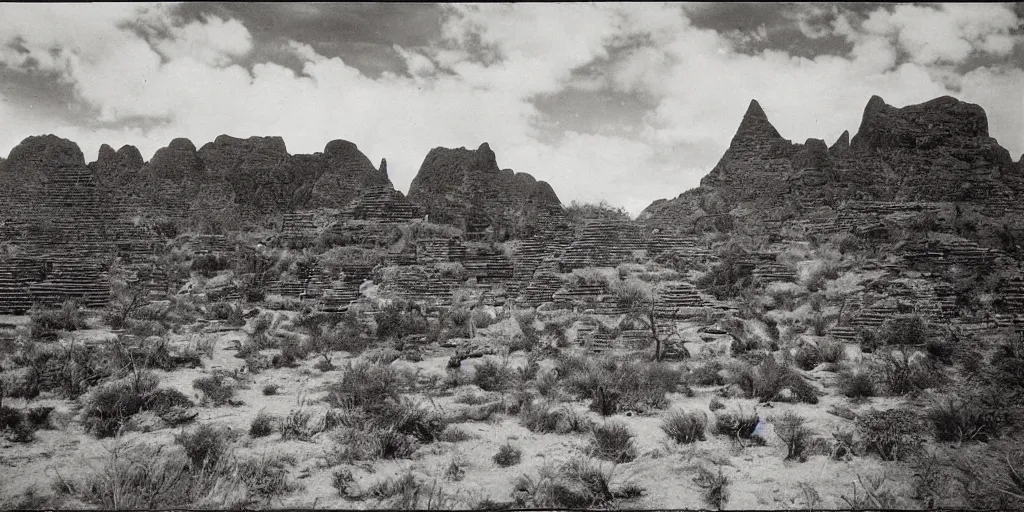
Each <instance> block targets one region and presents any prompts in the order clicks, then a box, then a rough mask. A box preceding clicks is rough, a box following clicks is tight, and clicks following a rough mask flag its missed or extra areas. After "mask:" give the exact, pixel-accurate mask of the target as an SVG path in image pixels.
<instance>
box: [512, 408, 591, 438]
mask: <svg viewBox="0 0 1024 512" xmlns="http://www.w3.org/2000/svg"><path fill="white" fill-rule="evenodd" d="M519 424H520V425H522V426H524V427H526V428H527V429H529V430H530V431H531V432H539V433H548V432H555V433H559V434H567V433H570V432H588V431H590V428H591V425H592V423H591V421H590V419H589V418H587V417H585V416H582V415H580V414H577V413H576V411H574V410H573V409H571V408H570V407H568V406H566V405H558V404H557V403H556V402H551V401H548V400H539V401H536V402H533V401H530V402H526V403H525V404H524V405H523V406H522V407H521V408H520V410H519Z"/></svg>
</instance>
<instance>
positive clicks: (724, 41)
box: [0, 4, 1024, 213]
mask: <svg viewBox="0 0 1024 512" xmlns="http://www.w3.org/2000/svg"><path fill="white" fill-rule="evenodd" d="M99 7H101V8H97V6H92V5H90V6H70V5H62V6H57V7H52V6H44V5H34V6H20V5H15V4H3V5H0V64H5V65H7V66H11V67H14V68H16V69H27V68H28V66H29V59H28V56H32V59H33V60H34V61H35V62H36V64H34V66H36V67H38V68H41V69H44V70H48V71H51V72H54V73H58V74H59V77H60V78H61V79H63V80H67V81H69V82H70V83H72V84H73V85H74V88H75V91H76V93H77V95H78V97H79V100H80V101H81V102H83V103H84V104H86V105H87V106H88V107H89V108H92V109H95V110H96V111H97V112H98V113H99V116H98V117H99V119H100V120H101V121H104V122H116V121H123V120H125V119H127V118H132V117H137V116H141V117H146V118H153V119H157V120H159V122H158V123H157V124H156V126H154V127H151V128H148V129H146V130H142V129H140V128H137V127H132V128H125V129H99V130H97V129H92V128H89V127H83V126H76V125H72V124H70V123H67V122H62V121H60V120H54V119H41V118H40V117H39V116H38V115H35V114H31V113H28V112H26V111H25V110H24V109H12V108H10V107H7V108H5V107H4V103H3V102H0V115H2V116H3V118H4V119H12V120H14V121H13V122H11V123H9V125H8V126H17V127H18V129H19V130H22V133H17V134H14V133H12V132H13V131H14V130H5V133H4V134H3V135H0V148H2V149H3V151H6V150H9V148H10V147H11V146H13V145H14V144H15V143H17V142H18V141H20V139H21V138H23V137H24V136H25V135H29V134H35V133H49V132H54V133H57V134H58V135H61V136H64V137H68V138H71V139H73V140H75V141H77V142H79V143H80V144H81V145H82V148H83V151H84V152H85V154H86V157H87V159H90V160H91V159H92V158H94V157H95V155H96V151H97V149H98V148H99V145H100V144H101V143H109V144H111V145H112V146H114V147H119V146H120V145H121V144H134V145H136V146H138V147H139V148H140V150H141V151H142V153H143V155H144V156H145V157H147V158H148V157H149V156H151V155H152V154H153V152H154V151H155V150H156V149H158V148H159V147H161V146H164V145H166V144H167V142H169V141H170V140H171V139H172V138H175V137H182V136H183V137H189V138H191V139H192V140H193V142H195V143H196V144H197V145H201V144H203V143H205V142H208V141H211V140H213V139H214V138H215V137H216V136H217V135H219V134H222V133H228V134H231V135H234V136H240V137H247V136H251V135H282V136H283V137H284V138H285V141H286V142H287V144H288V148H289V151H291V152H292V153H311V152H316V151H321V150H322V149H323V147H324V144H325V143H326V142H327V141H328V140H331V139H335V138H344V139H348V140H351V141H353V142H355V143H357V144H358V145H359V147H360V149H362V150H363V152H365V153H366V154H367V156H369V157H370V158H371V159H372V160H374V161H377V160H379V159H380V158H381V157H387V159H388V167H389V173H390V175H391V178H392V180H393V181H394V182H395V185H396V186H397V187H398V188H400V189H403V190H404V189H407V187H408V184H409V182H410V181H411V180H412V178H413V176H414V175H415V173H416V171H417V170H418V167H419V165H420V163H421V162H422V159H423V157H424V156H425V155H426V154H427V152H428V151H429V150H430V149H431V148H433V147H436V146H446V147H460V146H466V147H470V148H475V147H476V146H478V145H479V144H480V143H482V142H485V141H486V142H489V143H490V145H491V147H492V148H493V149H494V151H495V152H496V153H497V156H498V163H499V165H501V166H502V167H511V168H513V169H515V170H517V171H520V172H529V173H530V174H532V175H534V177H536V178H538V179H542V180H546V181H548V182H549V183H551V184H552V186H553V187H554V188H555V191H556V192H557V193H558V194H559V197H561V198H562V200H563V201H565V202H566V203H568V202H569V201H571V200H573V199H583V200H591V201H596V200H598V199H601V198H607V199H608V200H610V201H611V202H613V203H617V204H621V205H623V206H625V207H627V208H628V209H629V210H630V211H631V212H633V213H638V212H639V211H640V210H641V209H643V207H645V206H646V205H647V204H649V203H650V202H651V201H653V200H654V199H658V198H662V197H674V196H676V195H678V194H679V193H680V192H682V191H684V190H686V189H687V188H690V187H692V186H695V185H697V183H698V182H699V180H700V178H701V177H702V176H703V175H704V174H705V173H706V172H707V171H708V170H710V168H711V167H712V166H713V165H714V163H715V161H716V160H717V159H718V157H719V156H720V154H721V151H722V150H724V149H725V147H726V146H727V145H728V143H729V140H730V138H731V137H732V135H733V133H734V132H735V130H736V127H737V126H738V124H739V121H740V118H741V116H742V115H743V112H744V110H745V109H746V107H747V103H748V102H749V100H750V99H751V98H757V99H759V100H760V102H761V104H762V106H763V107H764V108H765V110H766V111H767V113H768V115H769V117H770V119H771V120H772V122H773V123H774V124H775V125H776V127H777V128H778V129H779V131H780V132H781V133H782V134H783V136H785V137H787V138H790V139H793V140H795V141H797V142H802V141H803V140H804V139H806V138H808V137H815V138H824V139H826V141H827V142H829V143H831V142H832V140H834V139H835V138H836V137H837V136H838V135H839V134H840V133H841V132H842V131H843V130H850V131H851V132H854V131H855V130H856V128H857V126H858V125H859V123H860V116H861V113H862V111H863V108H864V105H865V104H866V102H867V100H868V98H869V97H870V96H871V95H873V94H879V95H881V96H882V97H884V98H885V99H886V100H887V101H888V102H889V103H891V104H894V105H897V106H902V105H906V104H910V103H917V102H921V101H925V100H928V99H931V98H934V97H936V96H940V95H943V94H949V93H950V89H949V88H950V87H954V86H958V87H961V88H962V92H961V94H960V95H959V96H960V97H961V98H962V99H965V100H968V101H974V102H977V103H979V104H981V105H982V106H984V107H985V108H986V110H987V111H988V112H989V119H990V122H991V128H992V133H993V134H994V135H995V136H997V137H999V138H1000V141H1001V142H1002V143H1003V144H1004V145H1005V146H1007V147H1009V148H1010V149H1011V151H1013V152H1014V154H1015V155H1019V154H1020V152H1021V151H1024V127H1022V123H1024V121H1022V119H1024V105H1022V104H1021V101H1022V99H1021V95H1020V93H1019V91H1020V90H1022V89H1024V75H1022V73H1024V71H1021V70H1020V69H997V68H979V69H976V70H974V71H972V72H970V73H967V74H966V75H964V76H960V75H958V74H956V73H954V72H953V71H952V69H953V68H952V67H951V65H949V64H947V62H948V61H951V60H957V59H961V60H962V59H963V58H964V57H963V56H964V55H965V54H964V51H965V50H964V48H965V47H964V44H966V45H967V47H966V48H967V50H966V51H967V52H968V53H967V54H971V53H972V52H987V53H988V54H991V55H995V56H999V55H1007V52H1008V50H1007V48H1011V49H1012V44H1013V43H1015V42H1019V40H1020V36H1014V35H1012V34H1011V33H1010V32H1009V30H1008V28H1007V27H1011V26H1012V25H1013V23H1012V22H1016V17H1013V18H1012V20H1011V19H1010V18H1007V16H1006V12H1007V9H1005V7H1003V6H986V7H985V8H984V9H978V10H977V11H975V10H973V9H972V8H961V7H959V6H943V7H942V8H941V9H934V8H931V7H921V8H918V7H913V9H924V10H926V11H928V12H923V11H922V12H921V13H918V12H917V11H911V10H907V9H904V7H907V8H909V7H910V6H899V7H897V8H896V9H892V10H890V9H889V8H886V7H882V8H879V9H878V10H876V12H875V13H874V14H872V16H871V17H869V18H868V19H867V20H865V21H864V22H863V23H861V22H860V21H859V20H857V19H855V18H853V17H852V16H848V15H842V16H839V17H838V18H837V19H836V20H835V23H834V24H833V26H832V28H831V30H832V31H833V32H834V33H835V34H838V35H842V36H844V37H846V38H847V39H848V40H850V41H851V42H852V43H853V51H852V53H850V55H847V56H830V55H822V56H818V57H816V58H814V59H806V58H797V57H792V56H790V55H789V54H787V53H785V52H781V51H765V52H763V53H759V54H755V55H748V54H744V53H741V52H739V51H737V49H736V46H735V44H736V43H735V42H734V40H732V39H730V38H729V37H726V36H724V35H722V34H720V33H717V32H714V31H711V30H703V29H698V28H696V27H693V26H692V25H691V24H690V22H689V20H688V19H687V17H686V12H687V11H686V9H691V7H687V8H685V9H683V8H679V7H677V6H674V5H654V4H644V5H640V6H636V5H616V4H598V5H582V4H516V5H481V6H473V5H463V4H458V5H454V6H446V7H445V10H446V13H447V14H446V16H447V17H446V19H445V21H444V24H443V30H442V38H441V40H439V41H436V42H435V43H434V44H433V45H431V46H430V47H425V48H421V47H416V48H403V47H401V46H395V47H394V50H395V51H396V52H397V53H398V54H399V55H400V56H401V57H402V58H403V59H404V60H405V62H406V64H407V68H408V72H409V75H411V76H406V75H404V74H403V75H396V74H393V73H384V74H383V75H382V76H381V77H379V78H377V79H371V78H369V77H367V76H366V75H363V74H362V73H361V72H360V71H359V70H358V69H356V68H355V67H353V66H350V65H348V64H346V63H345V62H344V61H343V60H341V59H340V58H328V57H326V56H324V55H321V54H319V53H318V52H317V51H316V50H315V49H314V48H313V47H311V46H310V45H308V44H307V43H306V42H303V41H287V42H286V43H285V45H286V47H287V48H288V49H290V50H291V52H292V54H293V55H295V57H296V58H298V59H299V60H300V61H301V62H302V63H303V64H302V74H301V75H297V74H296V73H295V72H294V71H293V70H292V69H289V68H287V67H284V66H283V65H280V64H278V63H273V62H261V63H257V64H255V65H253V66H252V67H251V68H248V69H247V68H243V67H241V66H239V65H237V64H235V62H236V59H237V58H238V57H240V56H244V55H248V54H250V53H251V52H252V50H253V45H254V42H253V39H252V36H251V35H250V34H249V31H248V30H247V29H246V27H244V26H243V25H242V24H241V23H239V22H238V21H237V20H231V19H228V20H225V19H221V18H216V17H207V18H205V19H203V20H199V21H193V22H190V23H187V24H186V23H182V22H181V21H180V20H177V19H176V18H175V17H174V15H173V9H172V8H171V7H167V6H165V5H164V4H153V5H149V4H147V5H143V6H128V7H123V6H119V5H118V6H114V5H109V4H103V5H102V6H99ZM917 14H922V15H927V16H930V17H929V18H926V19H928V20H929V22H930V23H935V24H936V27H937V28H936V30H935V31H934V33H932V32H929V31H926V30H921V26H922V23H920V22H919V20H918V18H915V16H916V15H917ZM1010 14H1011V15H1012V12H1011V13H1010ZM27 27H31V30H28V29H27ZM819 28H820V27H819ZM133 29H134V30H133ZM815 30H818V29H815ZM139 31H141V32H142V33H143V34H144V35H145V37H143V36H141V35H140V34H139ZM815 33H817V32H815ZM939 35H941V37H942V38H944V39H943V41H941V43H942V44H939V43H935V44H933V41H932V39H934V38H935V37H939ZM12 44H14V45H16V46H18V47H19V48H22V49H21V50H14V49H11V48H12V46H11V45H12ZM275 44H279V43H275ZM898 50H899V51H903V52H907V53H908V55H910V56H911V59H910V61H909V62H900V61H899V60H898V56H899V53H898ZM582 68H586V70H587V71H586V72H585V73H579V74H575V75H574V70H580V69H582ZM566 90H569V91H570V94H590V93H593V92H598V91H599V92H600V93H601V94H608V93H609V92H610V93H614V94H625V93H628V94H635V95H642V96H644V97H645V98H647V99H649V100H650V101H652V102H654V104H656V107H655V108H653V109H652V110H651V111H650V112H648V113H647V115H646V116H645V117H644V121H643V122H642V123H640V124H639V125H637V126H624V127H623V129H622V130H621V131H620V133H622V135H611V134H593V133H579V132H577V131H572V132H568V133H566V134H565V135H564V136H562V137H559V138H557V140H551V139H550V138H548V135H547V134H548V133H550V130H544V129H542V128H545V127H549V126H551V125H552V124H554V123H553V122H552V121H553V120H552V119H549V118H546V117H545V115H544V114H543V113H542V112H540V111H539V110H538V109H537V107H536V106H535V104H534V102H533V100H534V99H535V98H536V97H538V96H539V95H546V94H553V93H563V92H565V91H566ZM608 122H614V119H612V120H605V123H608ZM630 128H635V129H630ZM596 130H597V129H596V127H595V131H596ZM15 139H17V140H15Z"/></svg>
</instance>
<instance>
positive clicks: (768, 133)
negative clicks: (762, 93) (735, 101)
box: [733, 100, 782, 141]
mask: <svg viewBox="0 0 1024 512" xmlns="http://www.w3.org/2000/svg"><path fill="white" fill-rule="evenodd" d="M781 138H782V135H779V131H778V130H776V129H775V127H774V126H772V123H771V122H770V121H768V115H767V114H765V113H764V109H762V108H761V104H760V103H758V102H757V100H750V105H749V106H748V107H747V112H746V113H745V114H743V120H742V121H741V122H740V127H739V129H738V130H736V135H735V136H734V137H733V140H734V141H736V140H742V139H781Z"/></svg>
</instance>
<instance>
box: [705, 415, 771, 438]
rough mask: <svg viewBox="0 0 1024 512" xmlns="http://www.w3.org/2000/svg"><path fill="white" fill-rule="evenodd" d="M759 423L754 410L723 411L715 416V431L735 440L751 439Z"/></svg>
mask: <svg viewBox="0 0 1024 512" xmlns="http://www.w3.org/2000/svg"><path fill="white" fill-rule="evenodd" d="M759 421H760V418H758V416H757V412H756V411H754V410H750V411H747V410H744V409H738V410H735V411H724V412H721V413H719V414H717V415H716V416H715V431H716V432H718V433H719V434H723V435H727V436H729V437H732V438H735V439H751V437H752V436H753V435H754V430H755V429H756V428H757V424H758V422H759Z"/></svg>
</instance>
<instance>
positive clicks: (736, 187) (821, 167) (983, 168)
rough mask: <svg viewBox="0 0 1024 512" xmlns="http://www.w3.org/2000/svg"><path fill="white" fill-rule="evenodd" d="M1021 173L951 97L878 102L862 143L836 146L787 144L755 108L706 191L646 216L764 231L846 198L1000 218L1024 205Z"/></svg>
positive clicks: (981, 117)
mask: <svg viewBox="0 0 1024 512" xmlns="http://www.w3.org/2000/svg"><path fill="white" fill-rule="evenodd" d="M1018 169H1019V166H1018V164H1016V163H1014V162H1013V161H1012V158H1011V157H1010V154H1009V152H1008V151H1006V149H1004V148H1002V147H1001V146H1000V145H999V144H998V142H997V141H996V140H995V139H993V138H992V137H990V136H989V133H988V119H987V116H986V115H985V111H984V110H983V109H982V108H981V107H979V106H978V105H974V104H971V103H965V102H962V101H959V100H957V99H955V98H952V97H949V96H943V97H941V98H936V99H934V100H931V101H928V102H925V103H921V104H919V105H909V106H906V107H903V108H896V107H893V106H891V105H888V104H886V103H885V101H884V100H882V98H880V97H878V96H873V97H872V98H871V99H870V100H869V101H868V104H867V106H866V107H865V109H864V116H863V119H862V121H861V125H860V129H859V130H858V132H857V134H856V135H855V136H854V137H853V139H852V140H851V139H850V138H849V132H843V134H842V135H841V136H840V137H839V139H838V140H837V141H836V142H835V143H834V144H833V145H832V147H831V148H827V147H826V146H825V143H824V142H823V141H821V140H818V139H808V140H807V141H806V142H805V143H804V144H793V143H791V142H790V141H788V140H786V139H784V138H782V136H781V135H780V134H779V133H778V131H777V130H776V129H775V128H774V126H772V124H771V123H770V122H769V121H768V118H767V116H766V115H765V113H764V110H763V109H761V106H760V105H759V104H758V103H757V102H756V101H751V103H750V106H749V107H748V109H747V112H746V114H745V115H744V116H743V119H742V121H741V123H740V127H739V129H738V130H737V131H736V135H735V136H734V137H733V139H732V142H731V143H730V145H729V149H728V150H727V151H726V152H725V154H724V155H723V156H722V159H721V160H720V161H719V162H718V164H717V165H716V166H715V167H714V169H712V170H711V171H710V172H709V173H708V175H707V176H705V177H704V178H703V179H702V180H701V186H700V187H698V188H697V189H694V190H692V191H688V192H687V193H684V194H682V195H680V196H679V197H677V198H676V199H673V200H668V201H665V200H659V201H655V202H654V203H653V204H651V206H649V207H648V208H647V209H646V210H645V211H644V212H643V213H642V214H641V216H640V218H641V220H644V221H646V222H648V223H650V224H652V225H659V226H661V225H675V226H679V225H688V224H689V223H692V221H693V220H694V219H698V218H700V217H701V215H702V213H722V212H724V211H730V212H737V211H738V212H741V213H743V214H744V215H747V216H748V217H749V220H750V221H751V222H742V223H741V224H742V225H753V226H756V225H758V222H757V221H760V220H765V221H772V222H775V221H782V220H783V219H786V218H790V217H792V215H794V214H799V212H800V211H802V210H803V209H805V208H807V207H818V206H835V205H838V204H840V203H841V202H843V201H845V200H855V201H864V200H868V201H889V202H891V201H939V202H961V201H968V202H974V203H976V204H977V205H978V206H979V207H982V208H987V211H990V212H994V213H992V214H993V215H996V216H1000V215H1003V214H1004V213H1005V212H1006V211H1007V209H1006V205H1007V204H1011V205H1012V204H1014V203H1017V202H1019V201H1020V200H1021V199H1024V179H1021V177H1020V174H1021V173H1020V171H1019V170H1018ZM708 205H714V206H715V208H714V210H715V211H709V210H711V208H709V206H708Z"/></svg>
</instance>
